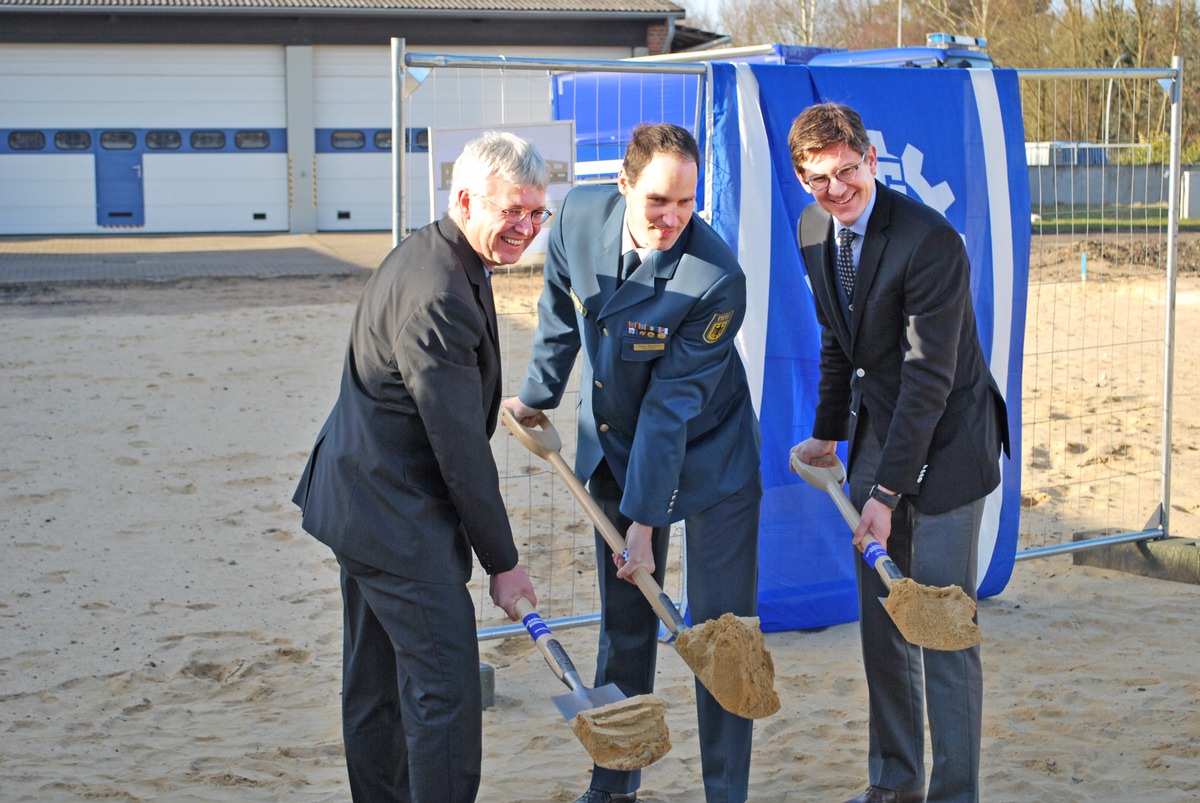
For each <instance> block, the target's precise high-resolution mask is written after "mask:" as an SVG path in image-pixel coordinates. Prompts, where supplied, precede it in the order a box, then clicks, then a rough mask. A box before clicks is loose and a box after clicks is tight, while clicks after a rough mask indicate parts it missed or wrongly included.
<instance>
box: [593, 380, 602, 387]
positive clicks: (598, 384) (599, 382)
mask: <svg viewBox="0 0 1200 803" xmlns="http://www.w3.org/2000/svg"><path fill="white" fill-rule="evenodd" d="M594 384H595V385H596V387H598V388H603V387H604V383H603V382H601V381H600V380H599V379H597V380H596V381H595V383H594Z"/></svg>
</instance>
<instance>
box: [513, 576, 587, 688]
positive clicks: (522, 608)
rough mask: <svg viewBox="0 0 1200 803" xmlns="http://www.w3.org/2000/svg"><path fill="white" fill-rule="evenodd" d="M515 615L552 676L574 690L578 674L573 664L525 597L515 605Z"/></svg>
mask: <svg viewBox="0 0 1200 803" xmlns="http://www.w3.org/2000/svg"><path fill="white" fill-rule="evenodd" d="M515 607H516V609H517V615H518V616H520V617H521V623H522V624H524V625H525V630H526V631H527V632H528V633H529V637H530V638H532V639H533V643H534V644H536V645H537V648H538V649H539V650H541V653H542V657H543V658H545V659H546V663H547V664H549V666H550V668H551V669H552V670H554V675H555V676H556V677H557V678H558V679H559V680H561V681H562V682H563V683H565V684H566V685H567V688H569V689H572V690H574V689H575V688H576V686H577V685H578V684H579V672H578V671H577V670H576V669H575V664H574V663H573V662H572V661H571V656H569V655H567V651H566V650H564V649H563V646H562V645H561V644H559V643H558V639H556V638H555V637H554V634H553V633H551V632H550V626H549V625H547V624H546V623H545V622H544V621H543V620H542V617H541V616H539V615H538V612H537V611H536V610H534V608H533V605H531V604H530V602H529V600H527V599H526V598H525V597H521V598H520V599H518V600H517V603H516V606H515Z"/></svg>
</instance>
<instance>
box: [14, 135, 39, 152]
mask: <svg viewBox="0 0 1200 803" xmlns="http://www.w3.org/2000/svg"><path fill="white" fill-rule="evenodd" d="M8 147H10V148H12V149H13V150H14V151H40V150H41V149H42V148H44V147H46V135H45V134H43V133H42V132H41V131H11V132H9V135H8Z"/></svg>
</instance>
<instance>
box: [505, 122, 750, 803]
mask: <svg viewBox="0 0 1200 803" xmlns="http://www.w3.org/2000/svg"><path fill="white" fill-rule="evenodd" d="M699 162H700V154H699V150H698V148H697V147H696V141H695V140H694V139H693V138H692V135H691V134H690V133H688V132H687V131H686V130H684V129H682V128H680V127H678V126H674V125H666V124H663V125H653V126H638V127H637V128H635V129H634V132H633V139H632V141H631V142H630V144H629V147H628V149H627V150H626V153H625V159H624V162H623V166H622V168H621V171H620V175H619V176H618V178H617V185H616V186H615V187H614V186H583V187H577V188H575V189H574V190H572V191H571V193H570V194H569V195H568V196H567V198H566V200H565V201H564V202H563V205H562V209H561V211H560V214H559V218H558V220H557V222H556V224H555V226H554V229H553V230H552V231H551V232H550V243H549V247H548V251H547V256H546V270H545V282H546V283H545V289H544V291H543V293H542V297H541V301H540V302H539V305H538V329H537V332H536V334H535V335H534V342H533V352H532V356H531V359H530V362H529V370H528V373H527V374H526V379H525V384H524V386H523V387H522V388H521V392H520V395H519V397H518V398H514V399H509V400H506V401H505V402H504V404H505V406H506V407H508V408H509V409H510V410H512V411H513V413H514V415H515V416H516V417H517V418H518V419H519V420H522V421H523V423H526V424H527V425H532V424H533V423H534V419H532V418H531V416H533V415H534V414H535V413H536V411H537V410H544V409H549V408H553V407H557V406H558V404H559V402H560V401H561V400H562V395H563V392H564V390H565V389H566V387H567V383H568V379H569V376H570V373H571V367H572V365H573V364H574V362H575V357H576V355H577V353H578V352H579V350H580V348H582V349H583V354H584V360H583V366H582V379H581V381H580V407H579V427H578V451H577V454H576V462H575V473H576V474H577V475H578V476H579V478H580V479H581V480H583V481H585V482H587V481H590V483H591V484H590V488H591V493H592V495H593V496H594V497H595V498H596V501H597V503H598V504H599V505H600V507H601V508H602V509H603V510H604V512H605V514H606V515H607V516H608V517H609V518H610V519H611V520H612V521H613V522H614V524H615V525H616V527H617V528H618V529H619V530H621V531H623V532H624V533H625V534H626V536H625V537H626V542H627V545H628V558H624V557H623V556H621V555H613V553H612V551H611V550H609V548H608V545H607V544H605V542H604V540H603V538H602V537H600V535H599V534H597V535H596V554H597V560H598V561H599V572H598V576H599V583H600V595H601V625H600V628H601V630H600V649H599V656H598V658H597V667H596V685H601V684H604V683H616V684H617V686H618V687H619V688H620V689H621V690H622V691H623V692H625V693H626V694H628V695H631V696H632V695H634V694H644V693H648V692H650V691H652V690H653V689H654V671H655V658H656V654H657V646H658V645H657V634H658V619H657V618H656V616H655V614H654V612H653V610H652V609H651V608H650V605H649V604H648V603H647V602H646V600H645V598H644V597H643V596H642V594H641V592H640V591H639V590H638V589H637V587H636V586H635V585H634V584H633V583H632V581H631V580H630V576H631V575H632V573H633V570H634V569H635V568H636V567H638V566H644V567H646V568H647V569H649V570H650V571H651V572H652V573H653V574H654V576H655V578H656V579H657V580H658V582H659V583H660V584H661V583H662V581H663V577H664V574H665V572H666V558H667V547H668V536H669V529H670V525H671V523H672V522H676V521H680V520H683V521H685V523H686V539H687V543H686V547H687V548H686V553H687V576H688V603H689V610H690V613H691V617H692V620H693V621H695V622H704V621H706V620H708V619H715V618H717V617H719V616H720V615H721V614H723V613H726V612H732V613H734V614H737V615H739V616H751V615H753V614H754V613H755V611H756V610H757V585H758V515H759V503H760V501H761V498H762V480H761V477H760V474H759V445H760V440H759V433H758V421H757V419H756V417H755V415H754V409H753V406H752V403H751V399H750V391H749V388H748V386H747V383H746V373H745V370H744V369H743V367H742V363H741V360H740V358H739V357H738V353H737V351H736V349H735V348H734V335H735V334H736V332H737V330H738V327H740V326H741V324H742V318H743V317H744V315H745V312H746V280H745V276H744V274H743V273H742V270H741V268H740V267H739V266H738V263H737V259H736V258H735V257H734V255H733V254H732V252H730V250H729V248H728V246H726V244H725V242H724V241H723V240H721V238H720V237H719V236H718V235H717V234H716V232H714V231H713V230H712V228H711V227H709V226H708V224H706V223H705V222H704V221H703V220H700V219H699V218H696V217H693V216H692V212H693V210H694V208H695V201H696V180H697V174H698V168H699ZM626 580H629V582H624V581H626ZM696 705H697V709H698V718H699V725H700V757H701V763H702V765H703V774H704V791H705V798H706V799H707V800H708V801H709V803H740V802H741V801H744V800H746V797H747V794H748V789H747V787H748V782H749V772H750V744H751V736H752V726H753V723H752V722H751V721H750V720H748V719H743V718H741V717H738V716H736V715H734V714H731V713H728V712H727V711H725V710H724V709H722V708H721V707H720V705H719V704H718V703H717V702H716V700H714V699H713V697H712V695H710V694H709V693H708V691H707V690H706V689H705V688H704V687H703V686H702V685H700V684H699V682H697V684H696ZM640 782H641V775H640V773H639V772H616V771H613V770H607V769H604V768H602V767H595V768H594V771H593V775H592V781H591V788H590V789H589V790H588V791H587V793H585V794H584V795H583V797H581V798H579V801H578V802H577V803H610V801H633V800H636V799H637V788H638V786H639V784H640Z"/></svg>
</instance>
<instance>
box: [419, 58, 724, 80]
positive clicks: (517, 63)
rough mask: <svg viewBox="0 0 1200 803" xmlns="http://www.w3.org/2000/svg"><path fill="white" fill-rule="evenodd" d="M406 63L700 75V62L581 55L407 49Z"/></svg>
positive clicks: (550, 70) (556, 70)
mask: <svg viewBox="0 0 1200 803" xmlns="http://www.w3.org/2000/svg"><path fill="white" fill-rule="evenodd" d="M404 63H405V64H407V65H408V66H409V67H458V68H471V67H482V68H487V67H491V68H504V69H508V70H546V71H548V72H632V73H644V72H653V73H666V74H668V75H704V73H705V71H706V70H707V68H706V67H705V66H704V65H703V64H647V63H646V62H645V61H636V60H633V59H628V60H625V61H588V60H584V59H520V58H517V59H513V58H504V57H500V56H450V55H444V54H441V53H409V54H407V55H405V57H404Z"/></svg>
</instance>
